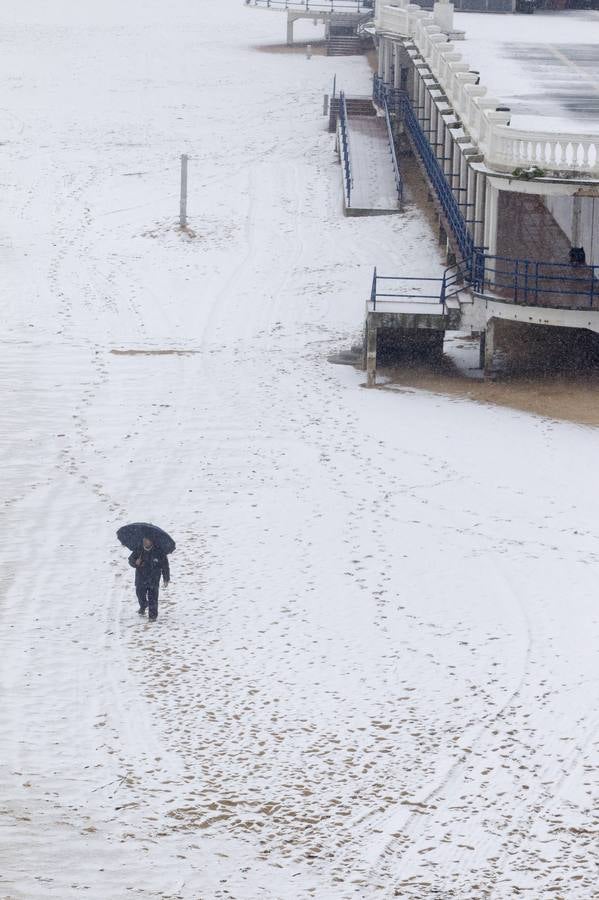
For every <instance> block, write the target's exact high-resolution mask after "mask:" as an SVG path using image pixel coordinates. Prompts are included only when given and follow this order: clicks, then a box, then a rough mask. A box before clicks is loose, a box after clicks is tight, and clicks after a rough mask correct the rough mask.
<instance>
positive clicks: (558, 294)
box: [373, 75, 599, 309]
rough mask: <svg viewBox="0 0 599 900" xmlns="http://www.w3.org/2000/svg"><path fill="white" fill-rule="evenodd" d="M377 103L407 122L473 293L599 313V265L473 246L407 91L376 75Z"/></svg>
mask: <svg viewBox="0 0 599 900" xmlns="http://www.w3.org/2000/svg"><path fill="white" fill-rule="evenodd" d="M373 100H374V102H375V104H376V105H377V106H378V107H379V108H380V109H383V110H385V109H386V110H387V112H393V114H394V115H395V116H396V117H397V118H398V119H400V120H401V121H402V122H403V124H404V126H405V129H406V132H407V134H408V137H409V139H410V141H411V143H412V146H413V148H414V150H415V152H416V153H418V156H419V157H420V159H421V161H422V164H423V166H424V168H425V171H426V173H427V175H428V177H429V180H430V183H431V185H432V187H433V190H434V191H435V194H436V197H437V200H438V202H439V204H440V206H441V209H442V211H443V216H444V218H445V221H446V224H447V226H448V228H449V229H450V231H451V234H452V236H453V239H454V242H455V244H456V245H457V248H458V250H459V254H460V256H461V257H462V262H461V263H460V264H458V269H459V272H460V278H463V280H464V281H465V282H466V283H468V284H469V285H470V286H471V287H472V289H473V290H474V291H476V292H477V293H481V294H486V295H491V296H495V297H496V298H497V299H499V300H501V301H503V302H508V303H514V304H518V305H523V306H545V307H550V308H551V307H553V308H558V309H599V266H587V265H575V264H574V265H573V264H571V263H557V262H551V261H548V260H534V259H521V258H516V257H504V256H490V255H488V254H487V253H485V251H484V248H482V247H477V246H475V244H474V238H473V236H472V234H471V233H470V230H469V228H468V223H467V222H466V219H465V217H464V215H463V213H462V210H461V209H460V204H459V203H458V201H457V200H456V198H455V196H454V194H453V191H452V189H451V187H450V185H449V183H448V181H447V178H446V176H445V173H444V171H443V169H442V167H441V165H440V163H439V161H438V160H437V158H436V155H435V153H434V151H433V148H432V147H431V144H430V142H429V140H428V137H427V135H426V133H425V131H424V130H423V128H422V126H421V125H420V122H419V121H418V118H417V116H416V113H415V111H414V109H413V107H412V104H411V102H410V98H409V96H408V95H407V93H406V92H405V91H401V90H398V89H397V88H392V87H391V86H390V85H386V84H385V83H384V82H383V80H382V78H380V77H379V76H378V75H375V76H374V84H373ZM449 271H450V270H448V272H449ZM449 279H450V275H449V274H448V275H447V279H446V284H445V287H444V290H445V292H446V293H447V291H448V290H450V288H451V285H450V281H449ZM378 296H381V295H378Z"/></svg>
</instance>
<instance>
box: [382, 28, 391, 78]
mask: <svg viewBox="0 0 599 900" xmlns="http://www.w3.org/2000/svg"><path fill="white" fill-rule="evenodd" d="M391 50H392V45H391V42H390V41H389V40H388V38H385V70H384V74H383V78H384V81H385V84H391Z"/></svg>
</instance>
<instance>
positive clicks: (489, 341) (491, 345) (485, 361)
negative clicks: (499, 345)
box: [480, 319, 495, 376]
mask: <svg viewBox="0 0 599 900" xmlns="http://www.w3.org/2000/svg"><path fill="white" fill-rule="evenodd" d="M494 353H495V319H489V321H488V322H487V326H486V328H485V330H484V331H483V332H482V333H481V337H480V364H481V369H482V370H483V372H484V373H485V376H487V375H491V374H492V372H493V354H494Z"/></svg>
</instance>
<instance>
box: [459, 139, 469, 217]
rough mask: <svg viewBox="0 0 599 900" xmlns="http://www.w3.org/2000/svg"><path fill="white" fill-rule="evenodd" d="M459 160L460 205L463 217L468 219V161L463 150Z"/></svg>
mask: <svg viewBox="0 0 599 900" xmlns="http://www.w3.org/2000/svg"><path fill="white" fill-rule="evenodd" d="M459 160H460V167H459V169H458V171H459V173H460V183H459V187H460V190H459V191H458V203H459V204H460V209H461V211H462V215H463V216H464V218H465V219H466V218H467V217H468V216H467V213H468V207H467V206H466V202H467V201H466V196H467V191H468V160H467V158H466V154H465V153H464V151H463V150H462V151H461V153H460V156H459Z"/></svg>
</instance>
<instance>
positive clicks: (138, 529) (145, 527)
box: [116, 522, 177, 553]
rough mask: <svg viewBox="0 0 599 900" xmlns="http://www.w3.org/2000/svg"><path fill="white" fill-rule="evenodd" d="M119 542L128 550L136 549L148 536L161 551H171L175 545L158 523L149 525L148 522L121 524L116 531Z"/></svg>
mask: <svg viewBox="0 0 599 900" xmlns="http://www.w3.org/2000/svg"><path fill="white" fill-rule="evenodd" d="M116 536H117V537H118V539H119V541H120V542H121V544H124V545H125V547H128V548H129V550H137V549H138V548H139V547H141V542H142V541H143V539H144V538H149V539H150V540H151V541H152V543H153V544H154V546H155V547H159V548H160V549H161V550H162V552H163V553H172V552H173V550H174V549H175V547H176V546H177V545H176V544H175V542H174V540H173V539H172V537H171V536H170V534H167V533H166V531H163V530H162V528H159V527H158V525H150V524H149V523H148V522H133V523H132V524H131V525H123V527H122V528H119V530H118V531H117V533H116Z"/></svg>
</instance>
